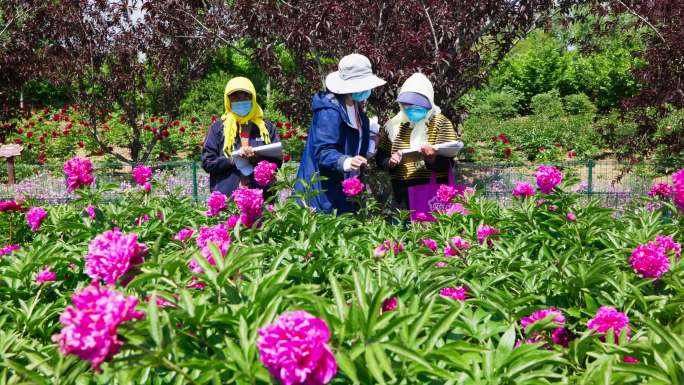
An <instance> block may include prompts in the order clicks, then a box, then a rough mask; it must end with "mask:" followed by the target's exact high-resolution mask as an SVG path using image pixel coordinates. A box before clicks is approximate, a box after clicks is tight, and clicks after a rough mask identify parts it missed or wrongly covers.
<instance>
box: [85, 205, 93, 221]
mask: <svg viewBox="0 0 684 385" xmlns="http://www.w3.org/2000/svg"><path fill="white" fill-rule="evenodd" d="M85 212H86V213H87V214H88V216H89V217H90V219H95V207H93V206H88V207H86V208H85Z"/></svg>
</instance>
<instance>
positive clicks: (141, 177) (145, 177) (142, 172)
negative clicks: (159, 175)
mask: <svg viewBox="0 0 684 385" xmlns="http://www.w3.org/2000/svg"><path fill="white" fill-rule="evenodd" d="M131 175H132V176H133V180H134V181H135V183H137V184H138V185H139V186H144V185H145V184H146V183H148V182H149V181H150V179H152V169H151V168H149V167H146V166H143V165H142V164H141V165H138V166H136V167H135V168H134V169H133V172H131ZM146 190H147V188H146Z"/></svg>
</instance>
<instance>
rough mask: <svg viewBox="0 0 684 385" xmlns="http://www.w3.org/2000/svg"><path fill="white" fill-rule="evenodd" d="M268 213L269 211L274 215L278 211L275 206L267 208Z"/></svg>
mask: <svg viewBox="0 0 684 385" xmlns="http://www.w3.org/2000/svg"><path fill="white" fill-rule="evenodd" d="M266 211H268V212H269V213H274V212H275V211H276V209H275V206H274V205H268V206H266Z"/></svg>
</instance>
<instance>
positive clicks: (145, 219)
mask: <svg viewBox="0 0 684 385" xmlns="http://www.w3.org/2000/svg"><path fill="white" fill-rule="evenodd" d="M149 221H150V216H149V215H147V214H145V215H143V216H142V217H139V218H138V219H136V220H135V224H136V225H138V226H142V224H143V223H146V222H149Z"/></svg>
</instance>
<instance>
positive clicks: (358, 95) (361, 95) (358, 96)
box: [351, 90, 371, 102]
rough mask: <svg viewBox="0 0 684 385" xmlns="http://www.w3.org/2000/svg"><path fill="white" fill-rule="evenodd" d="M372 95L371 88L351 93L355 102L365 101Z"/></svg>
mask: <svg viewBox="0 0 684 385" xmlns="http://www.w3.org/2000/svg"><path fill="white" fill-rule="evenodd" d="M370 96H371V90H367V91H361V92H354V93H353V94H351V97H352V99H353V100H354V101H355V102H363V101H364V100H366V99H368V98H369V97H370Z"/></svg>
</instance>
